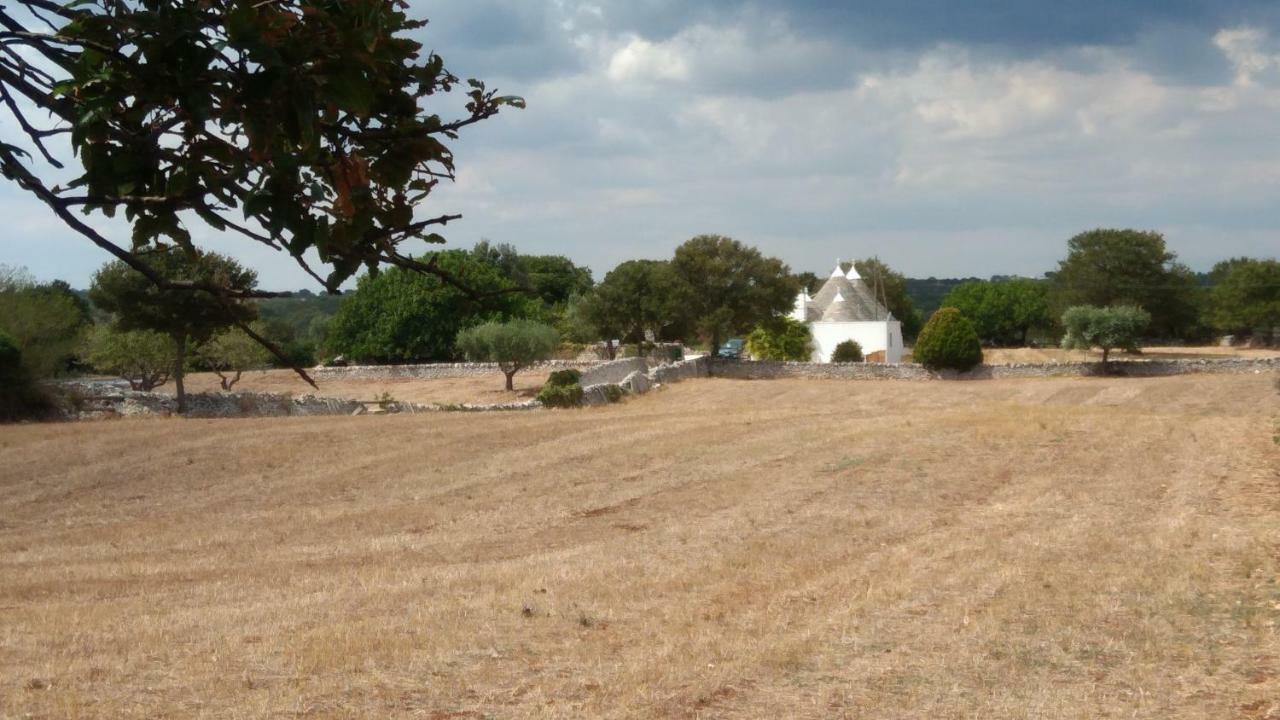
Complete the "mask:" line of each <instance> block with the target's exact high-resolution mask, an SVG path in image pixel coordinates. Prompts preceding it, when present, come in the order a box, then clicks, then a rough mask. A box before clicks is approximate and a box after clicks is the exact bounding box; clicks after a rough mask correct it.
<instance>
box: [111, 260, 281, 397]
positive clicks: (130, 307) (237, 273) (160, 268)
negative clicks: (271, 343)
mask: <svg viewBox="0 0 1280 720" xmlns="http://www.w3.org/2000/svg"><path fill="white" fill-rule="evenodd" d="M147 262H148V263H149V264H150V266H151V267H152V268H154V269H155V271H156V272H158V273H160V274H161V276H162V277H166V278H173V279H175V280H177V281H182V282H195V283H209V284H216V285H218V286H221V287H228V288H234V289H236V290H238V291H243V292H249V291H252V290H253V289H254V288H255V287H256V286H257V282H258V280H257V275H256V274H255V273H254V272H253V271H251V270H246V269H244V268H243V267H241V266H240V264H239V263H237V262H236V261H235V260H232V259H231V258H229V257H226V256H224V255H218V254H217V253H205V252H198V251H197V252H194V253H193V252H187V251H183V250H180V249H172V250H167V251H160V252H156V253H152V254H151V255H149V256H148V257H147ZM89 298H90V299H91V300H93V302H94V304H95V305H97V306H98V307H99V308H100V309H102V310H104V311H106V312H109V313H111V314H112V315H113V316H114V324H115V326H116V327H117V328H119V329H120V330H152V331H155V332H158V333H162V334H164V335H166V336H168V337H169V338H170V340H171V341H172V342H173V347H174V350H173V380H174V386H175V389H176V390H177V399H178V412H184V411H185V410H186V409H187V395H186V389H185V387H184V385H183V375H184V371H185V368H186V364H187V359H188V358H187V351H188V349H190V348H191V347H192V346H194V345H199V344H200V343H203V342H205V341H207V340H209V338H211V337H213V336H214V335H215V334H216V333H218V332H220V331H222V330H225V329H227V328H229V327H231V326H232V325H238V326H240V327H241V328H244V331H245V332H246V333H250V334H251V336H252V335H257V333H256V331H254V330H252V329H251V328H249V326H248V323H249V321H251V320H253V319H254V318H256V317H257V315H258V310H257V307H256V306H255V305H254V304H253V303H251V302H249V301H247V300H244V299H239V298H226V297H217V296H214V295H210V294H208V293H193V292H187V291H184V290H178V289H172V288H166V287H161V286H158V285H156V284H154V283H152V282H151V281H150V280H148V279H147V278H146V277H144V276H143V275H142V274H140V273H137V272H134V271H133V269H132V268H130V267H129V266H128V265H126V264H125V263H123V262H111V263H107V265H106V266H104V267H103V268H102V269H100V270H98V272H97V273H95V274H94V276H93V284H92V286H91V287H90V288H89Z"/></svg>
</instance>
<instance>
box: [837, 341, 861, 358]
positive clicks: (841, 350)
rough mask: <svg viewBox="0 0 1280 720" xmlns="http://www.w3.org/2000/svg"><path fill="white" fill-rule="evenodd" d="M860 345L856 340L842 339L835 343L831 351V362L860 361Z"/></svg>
mask: <svg viewBox="0 0 1280 720" xmlns="http://www.w3.org/2000/svg"><path fill="white" fill-rule="evenodd" d="M863 359H864V358H863V357H862V346H861V345H859V344H858V341H857V340H844V341H842V342H840V343H837V344H836V346H835V349H833V350H832V351H831V362H833V363H855V362H862V361H863Z"/></svg>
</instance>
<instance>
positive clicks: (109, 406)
mask: <svg viewBox="0 0 1280 720" xmlns="http://www.w3.org/2000/svg"><path fill="white" fill-rule="evenodd" d="M362 407H363V405H361V403H359V402H356V401H355V400H343V399H340V398H327V397H317V396H315V395H303V396H301V397H290V396H288V395H276V394H272V393H192V394H190V395H187V412H186V413H185V415H186V417H193V418H232V417H286V416H291V415H350V414H352V413H355V412H357V411H359V410H360V409H361V408H362ZM177 411H178V403H177V400H176V399H174V397H173V396H172V395H166V394H164V393H150V392H134V391H132V390H118V389H117V390H112V389H102V390H98V391H95V392H91V393H85V394H83V395H81V396H80V398H79V402H78V407H76V408H75V412H76V414H77V416H78V417H81V418H94V417H130V416H136V415H173V414H176V413H177Z"/></svg>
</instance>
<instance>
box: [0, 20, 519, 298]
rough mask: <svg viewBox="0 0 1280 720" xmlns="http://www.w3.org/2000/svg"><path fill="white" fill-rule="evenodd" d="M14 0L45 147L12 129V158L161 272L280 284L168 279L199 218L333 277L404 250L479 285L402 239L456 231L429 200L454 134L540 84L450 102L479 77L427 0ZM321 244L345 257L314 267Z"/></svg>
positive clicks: (89, 233)
mask: <svg viewBox="0 0 1280 720" xmlns="http://www.w3.org/2000/svg"><path fill="white" fill-rule="evenodd" d="M8 5H9V6H16V7H17V9H18V11H17V12H10V10H9V8H8V7H7V6H0V28H3V30H4V35H5V38H4V44H5V47H6V49H7V53H6V59H5V61H4V62H3V63H0V100H2V101H3V106H4V107H5V108H6V109H7V110H8V112H9V113H10V114H12V115H13V116H14V117H15V119H16V121H17V126H18V127H20V128H21V129H22V130H23V131H24V132H25V134H26V147H25V148H21V147H18V146H16V145H14V144H11V142H3V143H0V172H2V173H3V175H4V176H5V177H6V178H8V179H9V180H11V181H13V182H15V183H17V184H18V185H19V186H20V187H21V188H23V189H24V190H26V191H27V192H29V193H31V194H32V195H33V196H34V197H36V198H37V199H38V200H40V201H41V202H43V203H44V204H45V205H47V206H48V207H49V209H50V211H51V212H52V213H53V214H54V216H55V217H57V218H58V219H59V220H61V221H62V222H63V223H64V224H65V225H66V226H67V227H68V228H70V229H71V230H73V231H74V232H76V233H78V234H80V235H82V236H83V237H85V238H86V239H87V240H88V241H89V242H92V243H93V244H95V245H97V246H98V247H100V248H102V249H104V250H106V251H107V252H109V253H110V254H111V255H113V256H114V257H115V258H117V259H118V260H119V261H121V262H122V263H124V264H125V265H128V266H129V267H131V268H133V269H134V270H135V271H136V272H138V273H140V274H142V275H143V276H145V277H146V278H147V279H148V280H150V281H151V282H152V283H153V284H155V285H156V286H158V287H160V288H162V289H166V290H183V291H188V292H191V291H204V292H206V293H211V294H214V295H217V296H218V297H220V298H223V299H225V300H235V299H243V298H249V297H266V296H269V295H271V293H267V292H264V291H261V290H258V289H256V288H255V289H252V290H250V289H245V288H242V287H235V286H232V285H226V284H218V283H217V281H216V280H215V279H205V280H192V279H173V278H169V277H167V276H166V275H165V274H164V273H163V272H162V271H161V269H160V268H158V267H156V266H154V265H153V263H152V262H151V259H152V258H153V257H154V256H153V255H152V254H151V253H152V252H153V251H154V250H155V249H156V248H157V247H158V246H165V245H170V244H176V245H180V246H182V247H184V248H185V249H187V250H188V251H190V250H192V249H193V248H194V247H195V246H196V245H197V240H196V239H195V236H193V234H192V233H191V232H190V230H189V228H188V224H189V223H191V222H192V221H193V219H195V218H198V219H199V220H198V221H202V222H203V223H204V224H206V225H207V226H209V227H211V228H213V229H214V230H217V231H219V232H221V233H225V234H226V235H231V236H238V237H240V238H242V239H245V240H248V241H252V242H258V243H262V244H265V245H267V246H270V247H272V248H274V249H276V250H281V251H284V252H287V253H288V254H289V255H290V256H291V257H293V258H294V260H295V261H296V262H297V263H298V264H299V265H301V266H302V267H303V268H304V269H305V270H306V271H307V272H309V273H311V274H312V275H313V276H314V277H315V278H316V279H317V281H319V282H320V283H321V284H323V286H324V287H325V288H326V289H328V290H329V291H330V292H337V291H338V288H339V287H340V286H341V285H342V284H343V283H344V282H345V281H347V280H348V279H350V278H351V277H352V276H353V275H354V274H355V273H356V272H357V271H358V270H360V269H361V268H362V267H364V268H369V269H370V270H372V269H374V268H377V267H379V266H382V265H387V264H389V265H393V266H397V267H402V268H407V269H412V270H414V271H417V272H422V273H426V274H430V275H434V276H436V277H438V278H440V279H441V280H443V281H444V282H449V283H456V284H459V285H461V283H460V282H459V280H458V279H457V278H454V277H453V276H451V275H449V274H448V273H447V271H445V270H444V269H443V268H442V267H440V265H439V264H438V263H437V262H435V261H434V259H433V258H431V257H426V258H414V257H411V256H410V255H409V254H407V253H406V251H405V250H404V249H403V248H402V244H403V243H405V242H408V241H415V240H420V241H426V242H428V243H441V242H444V238H443V237H441V236H440V235H438V234H435V233H434V232H432V231H433V230H434V229H436V228H437V227H440V226H443V225H445V224H446V223H448V222H451V221H453V220H456V219H458V218H459V217H461V216H460V215H456V214H447V213H446V214H434V215H432V214H431V213H426V214H420V213H419V212H418V210H419V208H420V206H421V205H422V204H423V203H424V201H426V200H427V198H428V196H429V195H430V194H431V192H432V191H433V190H434V189H435V187H436V186H437V184H438V183H439V182H440V181H441V180H442V179H448V180H452V179H453V178H454V172H455V166H454V156H453V153H452V152H451V150H450V149H449V147H448V146H447V145H446V144H445V142H446V141H450V140H456V139H457V138H458V134H459V132H460V131H461V130H463V129H464V128H466V127H468V126H470V125H473V124H475V123H478V122H480V121H482V120H485V119H486V118H490V117H492V116H494V115H496V114H497V113H498V112H499V110H501V109H502V108H504V107H523V104H524V102H523V100H521V99H520V98H518V97H513V96H502V95H498V94H497V93H496V92H495V91H492V90H489V89H487V88H486V87H485V85H484V84H483V83H482V82H480V81H477V80H468V81H467V83H466V85H465V89H466V96H467V102H466V109H465V112H464V113H462V114H460V115H459V116H457V117H453V118H448V117H444V116H442V115H441V114H440V113H439V112H438V111H437V110H433V109H431V106H434V107H436V108H439V107H440V105H441V103H442V102H443V101H442V99H441V96H442V95H443V94H446V93H448V92H450V91H452V90H453V89H454V88H455V87H456V86H459V85H460V84H461V83H460V80H459V78H458V77H457V76H455V75H453V74H452V73H450V72H449V71H448V70H446V69H445V65H444V61H443V60H442V59H441V58H440V56H438V55H436V54H435V53H424V52H423V46H422V44H421V43H420V42H418V41H417V40H415V39H412V38H411V37H410V36H411V35H413V34H414V33H416V32H418V31H420V30H421V29H422V28H423V27H424V26H425V25H426V21H425V20H414V19H410V18H409V17H408V16H407V15H406V14H405V12H404V10H405V9H406V8H408V7H409V3H407V2H403V1H402V0H344V1H343V2H336V1H333V0H325V1H317V0H276V1H274V2H258V1H256V0H222V1H219V2H151V1H144V0H113V1H111V2H106V1H104V0H99V1H97V2H53V1H51V0H15V2H13V3H9V4H8ZM30 106H34V107H35V108H36V109H37V111H36V112H31V111H29V110H27V109H24V108H26V107H30ZM37 116H39V117H37ZM44 117H51V118H52V122H53V126H52V127H42V126H41V118H44ZM6 140H10V139H9V138H6ZM61 142H65V143H66V144H65V145H61V146H58V145H53V146H51V145H50V143H61ZM68 151H70V152H68ZM32 153H39V154H40V155H42V156H43V158H44V161H46V162H44V163H41V162H37V161H35V160H34V159H33V158H32ZM71 153H74V155H75V157H76V158H77V160H78V162H79V164H80V168H79V169H77V170H75V171H72V172H71V173H70V177H68V173H67V172H66V171H58V170H57V168H59V167H61V163H60V160H59V158H60V157H66V156H68V155H69V154H71ZM49 168H52V169H49ZM80 211H84V212H88V213H102V214H105V215H108V216H114V215H116V214H117V213H118V212H122V213H123V215H124V218H125V219H126V220H127V221H128V222H129V223H130V225H131V226H132V234H131V237H130V238H128V239H127V240H122V239H120V238H112V237H109V234H110V233H109V232H105V231H100V230H98V229H97V228H96V227H95V225H94V224H90V223H89V222H86V221H85V220H83V219H82V218H81V215H80ZM99 226H100V225H99ZM309 258H310V259H309ZM315 259H318V260H319V262H320V263H322V264H323V265H324V266H325V267H326V268H327V272H324V271H323V270H322V271H321V272H319V273H317V272H315V271H313V270H312V268H311V263H312V262H314V260H315ZM322 275H323V277H322Z"/></svg>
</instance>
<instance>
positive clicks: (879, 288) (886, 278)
mask: <svg viewBox="0 0 1280 720" xmlns="http://www.w3.org/2000/svg"><path fill="white" fill-rule="evenodd" d="M853 266H854V267H855V268H857V270H858V274H859V275H861V276H862V281H863V282H865V283H866V284H867V287H869V288H871V289H872V291H873V292H874V293H875V295H876V300H878V301H880V302H883V303H884V304H885V307H886V308H888V310H889V312H890V313H892V314H893V316H894V317H895V318H897V320H898V322H900V323H902V336H903V338H904V339H906V340H911V339H913V338H915V336H916V335H917V334H918V333H919V332H920V327H921V325H922V324H923V321H922V319H921V317H920V313H918V312H916V308H915V305H914V304H913V303H912V302H911V296H910V295H909V294H908V293H907V279H906V278H905V277H903V275H902V273H900V272H896V271H894V270H893V269H892V268H890V267H889V266H888V265H885V264H884V262H882V261H881V260H880V258H878V257H871V258H867V259H866V260H855V261H854V262H853ZM845 271H846V272H848V268H845Z"/></svg>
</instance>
